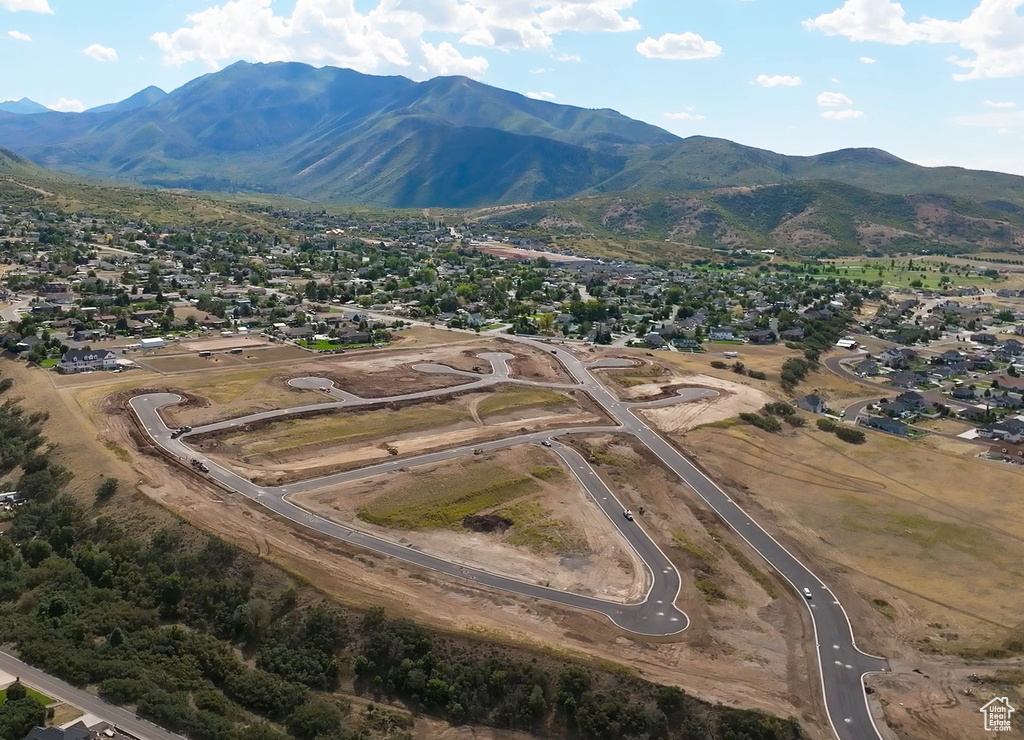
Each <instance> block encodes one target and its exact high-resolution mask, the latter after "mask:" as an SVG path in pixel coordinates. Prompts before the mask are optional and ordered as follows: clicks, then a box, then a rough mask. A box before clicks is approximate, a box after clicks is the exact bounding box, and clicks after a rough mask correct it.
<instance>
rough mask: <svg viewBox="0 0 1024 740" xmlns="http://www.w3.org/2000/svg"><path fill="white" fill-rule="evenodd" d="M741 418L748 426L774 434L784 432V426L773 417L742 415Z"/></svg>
mask: <svg viewBox="0 0 1024 740" xmlns="http://www.w3.org/2000/svg"><path fill="white" fill-rule="evenodd" d="M740 418H741V419H743V421H745V422H747V423H748V424H750V425H752V426H755V427H757V428H758V429H763V430H764V431H766V432H771V433H773V434H775V433H777V432H781V431H782V424H781V423H780V422H779V420H778V419H776V418H775V417H773V416H761V415H760V414H747V413H744V414H740Z"/></svg>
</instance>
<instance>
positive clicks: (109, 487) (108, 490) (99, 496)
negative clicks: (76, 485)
mask: <svg viewBox="0 0 1024 740" xmlns="http://www.w3.org/2000/svg"><path fill="white" fill-rule="evenodd" d="M118 485H119V481H118V480H117V478H104V479H103V482H102V483H100V484H99V485H98V486H97V487H96V500H97V501H106V500H107V499H108V498H110V497H111V496H113V495H114V494H115V493H117V487H118Z"/></svg>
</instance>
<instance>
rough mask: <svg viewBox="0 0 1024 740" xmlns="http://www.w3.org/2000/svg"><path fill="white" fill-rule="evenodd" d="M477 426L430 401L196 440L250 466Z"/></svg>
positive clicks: (463, 413)
mask: <svg viewBox="0 0 1024 740" xmlns="http://www.w3.org/2000/svg"><path fill="white" fill-rule="evenodd" d="M471 421H472V416H471V415H470V413H469V410H468V409H466V408H460V407H446V406H442V405H440V404H437V403H434V402H432V401H431V402H427V403H423V404H418V405H414V406H405V407H403V408H400V409H397V410H392V409H379V410H375V411H360V410H351V411H344V410H343V411H335V412H330V413H324V414H318V415H315V416H305V417H302V418H295V419H282V420H278V421H273V422H267V423H261V424H259V425H257V426H254V427H253V428H252V429H250V430H244V429H238V430H230V431H228V432H225V433H214V434H212V435H206V436H203V437H198V438H196V437H194V438H193V440H192V441H193V443H194V445H195V446H196V447H197V448H198V449H201V450H204V451H210V450H216V452H217V453H218V454H219V455H230V456H231V457H237V458H238V459H239V460H241V461H243V462H246V463H249V462H255V461H258V460H261V459H267V458H270V459H273V460H274V461H279V460H282V459H284V458H286V457H287V456H288V454H289V453H292V454H295V455H299V456H301V455H303V454H304V453H310V452H315V451H319V450H321V449H323V448H325V447H327V446H339V445H345V444H347V443H355V442H365V441H368V440H375V439H390V438H392V437H398V436H401V435H403V434H410V433H413V432H422V431H425V430H428V429H434V428H437V429H447V428H449V427H454V426H456V425H458V424H461V423H467V422H471Z"/></svg>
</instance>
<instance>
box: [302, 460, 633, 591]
mask: <svg viewBox="0 0 1024 740" xmlns="http://www.w3.org/2000/svg"><path fill="white" fill-rule="evenodd" d="M293 500H294V501H295V502H296V503H299V504H301V505H302V506H304V507H306V508H309V509H311V510H313V511H315V512H317V513H318V514H320V515H322V516H325V517H327V518H329V519H334V520H335V521H339V522H342V523H345V524H348V525H350V526H351V525H354V526H357V527H358V528H360V529H363V530H365V531H369V532H372V533H373V534H377V535H379V536H385V537H388V538H389V539H393V540H397V541H400V542H402V543H403V544H412V545H413V546H415V547H417V548H419V549H422V550H425V551H427V552H432V553H437V554H440V555H443V556H445V557H447V558H451V559H453V560H455V561H456V562H461V563H463V564H465V565H468V566H474V567H483V568H486V569H487V570H490V571H493V572H496V573H502V574H505V575H509V576H513V577H516V578H526V579H528V580H531V581H533V582H535V583H540V584H543V585H547V586H551V587H554V588H558V589H562V590H566V591H574V592H576V593H585V594H592V595H598V596H601V597H603V598H610V599H618V600H623V601H626V600H634V599H637V598H640V597H641V596H642V595H643V593H644V592H645V591H646V588H647V583H646V580H647V578H646V576H647V571H646V569H645V568H644V567H643V564H642V563H641V562H640V561H639V560H638V559H637V558H636V555H635V554H634V553H633V551H632V550H631V549H630V548H629V547H628V546H627V545H626V544H625V542H624V541H623V540H622V539H621V536H620V535H619V534H618V533H617V531H616V530H615V528H614V527H612V526H611V523H610V522H609V521H608V518H607V517H606V516H605V515H604V514H603V513H602V512H601V510H600V509H599V508H598V507H597V506H596V505H595V504H594V503H593V502H592V501H591V500H590V497H589V495H588V494H587V492H586V490H585V489H583V487H582V486H581V485H579V483H578V481H576V479H575V478H574V477H573V476H572V475H571V474H570V473H569V472H568V471H567V470H565V468H564V467H563V466H562V465H561V462H560V459H559V458H558V456H557V455H554V454H553V453H551V452H549V451H547V450H545V449H543V448H541V447H537V446H534V445H524V446H523V447H517V448H512V449H508V450H501V451H499V452H495V453H491V454H487V455H482V456H479V457H472V458H468V459H464V460H458V461H454V462H447V463H443V464H440V465H432V466H429V467H423V468H417V469H414V470H412V471H409V472H395V473H389V474H387V475H383V476H378V477H376V478H372V479H368V480H365V481H360V482H358V483H355V484H353V485H348V486H345V487H344V489H342V490H337V489H331V490H325V491H317V492H314V493H307V494H302V495H300V496H295V497H293ZM474 515H476V516H478V517H479V519H476V520H473V519H471V520H469V521H467V520H466V519H465V517H466V516H474ZM485 522H486V523H487V524H488V525H490V526H494V530H493V531H474V529H476V530H483V529H487V528H488V527H484V526H481V525H482V524H484V523H485Z"/></svg>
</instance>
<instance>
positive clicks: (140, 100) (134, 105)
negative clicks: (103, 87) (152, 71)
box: [88, 85, 167, 113]
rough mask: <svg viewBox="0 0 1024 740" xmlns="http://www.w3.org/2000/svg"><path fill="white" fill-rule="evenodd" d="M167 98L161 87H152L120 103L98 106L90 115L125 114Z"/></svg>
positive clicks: (91, 109) (92, 109)
mask: <svg viewBox="0 0 1024 740" xmlns="http://www.w3.org/2000/svg"><path fill="white" fill-rule="evenodd" d="M166 97H167V93H165V92H164V91H163V90H161V89H160V88H159V87H155V86H152V85H150V86H149V87H147V88H146V89H145V90H139V92H137V93H135V94H134V95H132V96H131V97H130V98H125V99H124V100H122V101H120V102H118V103H107V104H106V105H98V106H96V107H95V108H90V109H89V110H88V112H90V113H124V112H125V111H132V110H137V109H139V108H145V107H146V106H148V105H153V103H156V102H158V101H160V100H163V99H164V98H166Z"/></svg>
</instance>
